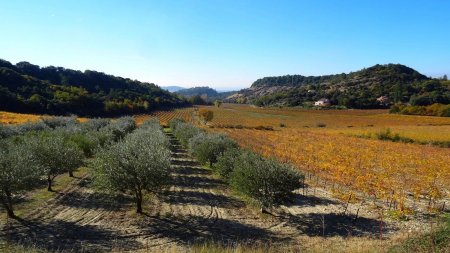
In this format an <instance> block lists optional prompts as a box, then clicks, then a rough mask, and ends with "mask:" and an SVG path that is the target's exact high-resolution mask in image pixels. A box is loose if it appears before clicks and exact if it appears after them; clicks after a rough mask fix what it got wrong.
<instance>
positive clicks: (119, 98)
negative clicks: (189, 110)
mask: <svg viewBox="0 0 450 253" xmlns="http://www.w3.org/2000/svg"><path fill="white" fill-rule="evenodd" d="M186 103H187V102H186V100H184V99H182V98H180V97H179V96H176V95H174V94H172V93H170V92H168V91H164V90H162V89H161V88H160V87H158V86H156V85H155V84H153V83H145V82H139V81H136V80H131V79H128V78H122V77H117V76H112V75H107V74H104V73H101V72H97V71H91V70H86V71H84V72H82V71H77V70H72V69H65V68H62V67H53V66H49V67H39V66H37V65H33V64H31V63H28V62H19V63H17V64H16V65H13V64H11V63H10V62H8V61H5V60H1V59H0V110H5V111H14V112H28V113H47V114H77V115H83V116H103V115H118V114H130V113H142V112H148V111H152V110H155V109H158V108H162V107H176V106H182V105H185V104H186Z"/></svg>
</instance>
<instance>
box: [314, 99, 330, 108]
mask: <svg viewBox="0 0 450 253" xmlns="http://www.w3.org/2000/svg"><path fill="white" fill-rule="evenodd" d="M314 105H315V106H330V105H331V103H330V100H329V99H327V98H321V99H319V100H318V101H316V102H314Z"/></svg>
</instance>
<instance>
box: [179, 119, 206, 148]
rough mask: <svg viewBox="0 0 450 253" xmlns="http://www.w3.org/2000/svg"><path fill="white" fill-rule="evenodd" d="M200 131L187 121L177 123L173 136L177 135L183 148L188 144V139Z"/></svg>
mask: <svg viewBox="0 0 450 253" xmlns="http://www.w3.org/2000/svg"><path fill="white" fill-rule="evenodd" d="M201 132H203V131H202V130H200V129H198V128H197V127H195V126H194V125H192V124H189V123H179V124H178V125H177V126H176V128H175V129H174V135H175V137H177V139H178V140H179V141H180V143H181V145H182V146H183V147H185V148H187V147H188V146H189V140H190V139H191V138H193V137H194V136H196V135H198V134H200V133H201Z"/></svg>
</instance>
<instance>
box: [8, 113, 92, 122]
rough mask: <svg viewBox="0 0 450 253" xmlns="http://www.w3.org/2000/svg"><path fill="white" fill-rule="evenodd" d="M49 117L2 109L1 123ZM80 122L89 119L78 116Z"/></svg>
mask: <svg viewBox="0 0 450 253" xmlns="http://www.w3.org/2000/svg"><path fill="white" fill-rule="evenodd" d="M45 117H49V116H45V115H40V114H27V113H14V112H4V111H0V124H5V125H13V124H23V123H27V122H36V121H39V120H40V119H42V118H45ZM77 119H78V121H79V122H85V121H87V118H77Z"/></svg>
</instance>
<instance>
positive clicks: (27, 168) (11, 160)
mask: <svg viewBox="0 0 450 253" xmlns="http://www.w3.org/2000/svg"><path fill="white" fill-rule="evenodd" d="M35 162H36V158H35V157H34V156H33V154H32V153H30V152H27V148H26V146H25V145H24V144H23V143H20V142H18V143H13V142H12V140H6V139H5V140H0V190H1V191H0V194H1V195H2V196H1V200H2V204H3V207H4V208H5V209H6V210H7V212H8V215H9V216H10V217H13V216H14V212H13V207H12V201H11V200H12V196H13V195H14V194H18V193H21V192H23V191H26V190H29V189H32V188H33V187H34V186H36V185H37V183H38V181H39V177H40V173H41V170H40V168H39V167H36V164H35Z"/></svg>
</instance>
